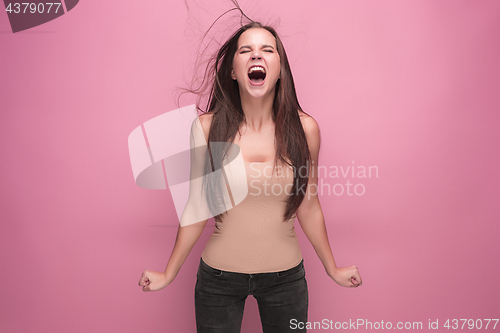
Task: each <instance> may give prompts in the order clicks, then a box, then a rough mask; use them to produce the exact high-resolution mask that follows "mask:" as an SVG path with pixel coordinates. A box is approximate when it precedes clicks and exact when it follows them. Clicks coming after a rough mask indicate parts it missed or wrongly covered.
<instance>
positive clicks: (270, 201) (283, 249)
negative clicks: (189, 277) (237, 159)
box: [202, 161, 302, 274]
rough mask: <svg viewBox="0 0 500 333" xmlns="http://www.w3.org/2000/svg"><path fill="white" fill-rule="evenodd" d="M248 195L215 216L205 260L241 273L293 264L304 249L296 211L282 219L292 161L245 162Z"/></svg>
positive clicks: (210, 263)
mask: <svg viewBox="0 0 500 333" xmlns="http://www.w3.org/2000/svg"><path fill="white" fill-rule="evenodd" d="M245 169H246V174H247V184H248V195H247V196H246V197H245V198H244V199H243V201H241V202H240V203H239V204H238V205H236V206H235V207H233V208H231V209H230V210H228V211H227V212H226V213H225V214H223V215H222V222H217V221H216V222H215V228H214V232H213V234H212V235H211V237H210V239H209V241H208V243H207V245H206V247H205V249H204V251H203V253H202V259H203V261H205V262H206V263H207V264H208V265H209V266H211V267H214V268H217V269H220V270H225V271H231V272H239V273H247V274H252V273H268V272H277V271H282V270H286V269H290V268H292V267H295V266H297V265H298V264H299V263H300V262H301V260H302V252H301V250H300V247H299V242H298V240H297V235H296V234H295V228H294V222H295V217H296V216H295V215H294V216H292V218H291V219H290V220H289V221H287V222H284V221H283V214H284V211H285V208H286V202H287V199H288V194H289V193H290V191H291V188H292V184H293V172H292V169H291V168H290V167H287V166H286V165H285V166H278V167H277V169H276V170H274V172H273V162H272V161H270V162H264V163H255V162H245Z"/></svg>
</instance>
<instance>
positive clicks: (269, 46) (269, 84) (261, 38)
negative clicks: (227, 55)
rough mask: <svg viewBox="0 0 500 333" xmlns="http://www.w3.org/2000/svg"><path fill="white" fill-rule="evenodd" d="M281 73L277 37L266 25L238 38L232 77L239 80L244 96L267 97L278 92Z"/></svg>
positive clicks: (249, 30) (241, 92)
mask: <svg viewBox="0 0 500 333" xmlns="http://www.w3.org/2000/svg"><path fill="white" fill-rule="evenodd" d="M279 75H280V56H279V54H278V51H277V48H276V39H275V38H274V36H273V35H272V34H271V33H270V32H269V31H267V30H266V29H263V28H251V29H248V30H247V31H245V32H243V33H242V34H241V36H240V38H239V39H238V47H237V49H236V53H235V54H234V58H233V70H232V72H231V77H232V79H233V80H236V81H238V86H239V88H240V95H242V94H248V95H250V96H253V97H263V96H265V95H267V94H273V96H274V92H275V87H276V82H277V81H278V77H279Z"/></svg>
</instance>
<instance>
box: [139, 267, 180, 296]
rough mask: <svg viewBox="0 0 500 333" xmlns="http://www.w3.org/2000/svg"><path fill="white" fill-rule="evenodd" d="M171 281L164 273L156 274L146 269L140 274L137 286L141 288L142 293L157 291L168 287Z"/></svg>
mask: <svg viewBox="0 0 500 333" xmlns="http://www.w3.org/2000/svg"><path fill="white" fill-rule="evenodd" d="M172 281H173V279H169V278H167V276H166V275H165V272H157V271H153V270H150V269H146V270H145V271H144V272H142V276H141V279H140V280H139V286H141V287H142V291H157V290H160V289H163V288H165V287H166V286H168V285H169V284H170V283H171V282H172Z"/></svg>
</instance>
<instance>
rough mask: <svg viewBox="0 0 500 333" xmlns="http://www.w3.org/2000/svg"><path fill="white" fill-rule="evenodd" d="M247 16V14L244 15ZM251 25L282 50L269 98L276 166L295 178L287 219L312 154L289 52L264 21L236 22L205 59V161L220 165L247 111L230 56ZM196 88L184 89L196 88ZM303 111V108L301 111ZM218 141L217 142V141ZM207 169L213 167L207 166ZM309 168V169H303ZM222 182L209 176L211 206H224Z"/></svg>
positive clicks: (215, 167)
mask: <svg viewBox="0 0 500 333" xmlns="http://www.w3.org/2000/svg"><path fill="white" fill-rule="evenodd" d="M245 17H246V16H245ZM252 28H263V29H266V30H267V31H269V32H270V33H271V34H272V35H273V36H274V38H275V39H276V47H277V52H278V54H279V56H280V67H281V74H280V76H281V78H280V79H279V80H278V81H277V82H276V89H275V91H276V93H275V97H274V104H273V114H272V117H273V120H274V123H275V138H276V154H275V157H274V166H275V167H276V165H277V162H278V161H282V162H284V163H286V164H288V165H290V166H291V167H292V168H293V170H294V173H293V174H294V181H293V187H292V190H291V194H290V195H289V198H288V200H287V205H286V209H285V212H284V216H283V219H284V221H288V220H289V219H291V217H292V216H293V214H294V213H295V212H296V211H297V209H298V208H299V206H300V204H301V203H302V201H303V199H304V197H305V193H306V190H307V185H308V180H309V179H308V178H309V172H310V171H309V165H311V164H310V162H311V156H310V153H309V147H308V145H307V141H306V135H305V132H304V129H303V127H302V122H301V120H300V116H299V110H300V111H302V108H301V107H300V105H299V101H298V99H297V94H296V91H295V84H294V82H293V76H292V72H291V69H290V65H289V63H288V58H287V55H286V52H285V48H284V46H283V43H282V42H281V39H280V37H279V35H278V34H277V32H276V31H275V29H274V28H272V27H271V26H267V25H262V24H261V23H260V22H255V21H252V22H251V23H248V24H246V25H243V26H242V27H240V28H239V29H238V30H237V31H236V32H235V33H234V34H233V35H232V36H231V37H230V38H229V39H228V40H227V41H226V42H225V43H224V45H222V47H221V48H220V49H219V50H218V52H217V54H216V55H214V56H213V57H212V59H211V62H209V65H207V68H206V69H207V70H206V71H205V74H204V76H203V81H202V82H203V83H210V82H211V87H210V91H209V96H208V101H207V107H206V109H205V110H203V109H201V108H200V107H199V105H198V106H197V108H198V110H199V111H200V112H201V113H202V114H203V113H207V114H212V123H211V125H210V132H209V135H208V152H210V153H211V154H212V155H211V158H210V162H211V163H207V168H206V172H207V173H209V172H211V171H214V170H219V169H221V168H222V160H223V159H224V157H225V156H227V149H228V147H230V146H231V145H230V143H232V142H233V141H234V139H235V136H236V133H238V131H239V129H240V127H241V126H242V125H243V124H244V123H245V114H244V113H243V110H242V107H241V100H240V93H239V88H238V83H237V81H236V80H232V78H231V69H232V61H233V57H234V54H235V53H236V50H237V46H238V40H239V37H240V36H241V34H242V33H243V32H245V31H246V30H248V29H252ZM200 90H201V89H199V90H188V91H190V92H193V93H199V91H200ZM302 112H303V111H302ZM211 143H212V144H213V143H228V144H227V145H226V146H225V148H223V149H213V148H211V146H210V144H211ZM217 146H218V147H220V145H219V144H218V145H217ZM210 169H211V170H210ZM299 170H300V171H302V170H307V175H306V176H304V175H303V174H302V172H298V171H299ZM214 184H223V182H217V181H216V182H213V181H212V182H210V184H207V185H208V187H210V189H209V191H207V200H208V203H209V207H219V208H218V209H214V211H219V212H220V211H226V210H225V209H221V208H220V207H222V206H224V200H223V195H222V193H223V192H222V185H214ZM221 215H222V214H219V215H216V216H215V220H216V221H221Z"/></svg>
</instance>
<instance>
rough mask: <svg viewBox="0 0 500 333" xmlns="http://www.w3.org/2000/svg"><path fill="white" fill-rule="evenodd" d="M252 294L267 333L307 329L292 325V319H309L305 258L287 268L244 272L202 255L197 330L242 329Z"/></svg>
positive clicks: (221, 331) (233, 332)
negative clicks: (223, 267)
mask: <svg viewBox="0 0 500 333" xmlns="http://www.w3.org/2000/svg"><path fill="white" fill-rule="evenodd" d="M248 295H253V297H255V299H256V300H257V303H258V305H259V313H260V320H261V322H262V330H263V332H264V333H281V332H306V329H303V330H299V329H291V326H290V321H291V320H292V319H295V321H294V322H304V323H305V322H306V321H307V309H308V305H309V298H308V291H307V281H306V278H305V270H304V261H303V260H302V261H301V262H300V264H298V265H297V266H295V267H293V268H290V269H288V270H285V271H280V272H274V273H258V274H244V273H236V272H228V271H221V270H219V269H215V268H213V267H210V266H209V265H208V264H207V263H205V262H204V261H203V260H202V259H201V260H200V266H199V267H198V274H197V281H196V287H195V309H196V328H197V332H198V333H207V332H211V333H212V332H217V333H239V332H240V330H241V322H242V320H243V309H244V307H245V301H246V298H247V296H248ZM292 327H294V328H295V327H296V326H292Z"/></svg>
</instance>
